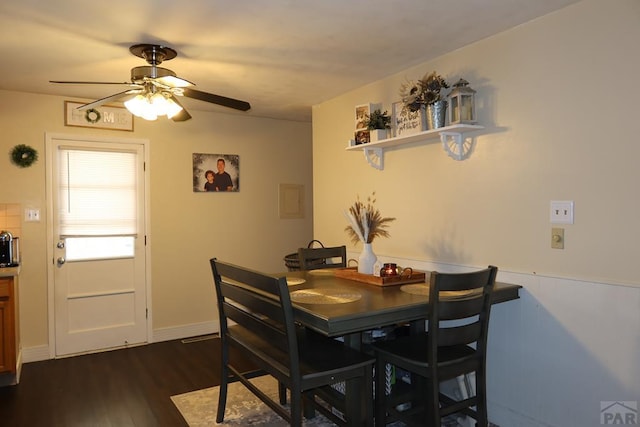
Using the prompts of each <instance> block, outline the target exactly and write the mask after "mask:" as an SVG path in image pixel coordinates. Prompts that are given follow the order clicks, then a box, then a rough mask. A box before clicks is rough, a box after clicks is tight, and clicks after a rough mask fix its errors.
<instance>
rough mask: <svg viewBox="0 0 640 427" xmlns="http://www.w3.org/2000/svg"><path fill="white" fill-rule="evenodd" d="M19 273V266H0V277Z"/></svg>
mask: <svg viewBox="0 0 640 427" xmlns="http://www.w3.org/2000/svg"><path fill="white" fill-rule="evenodd" d="M18 274H20V266H17V267H0V277H14V276H17V275H18Z"/></svg>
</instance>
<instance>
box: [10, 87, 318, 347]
mask: <svg viewBox="0 0 640 427" xmlns="http://www.w3.org/2000/svg"><path fill="white" fill-rule="evenodd" d="M65 99H66V98H62V97H54V96H44V95H34V94H25V93H16V92H8V91H0V128H2V138H1V139H0V152H3V153H8V152H9V151H10V150H11V148H12V147H13V146H15V145H16V144H28V145H30V146H32V147H34V148H36V149H37V150H38V152H39V154H40V158H39V160H38V162H37V163H36V164H34V165H33V166H32V167H30V168H26V169H20V168H18V167H16V166H14V165H12V164H11V163H10V161H9V156H8V155H3V156H0V203H2V204H6V203H19V204H21V205H22V206H23V207H24V208H26V207H37V208H40V210H41V216H42V218H43V219H44V218H46V200H45V150H44V146H45V133H46V132H52V133H63V134H74V135H79V136H82V135H94V136H95V135H109V136H112V137H121V138H142V139H148V140H149V141H150V143H149V146H150V165H148V166H149V167H150V176H151V182H150V193H151V194H150V205H151V207H150V217H151V224H150V225H151V228H150V232H149V237H150V240H149V241H150V244H151V280H152V284H151V292H152V298H151V302H152V319H153V325H152V326H153V329H154V330H155V331H162V330H166V329H171V328H177V329H180V328H183V329H184V328H186V329H187V330H188V329H189V327H195V330H202V328H199V325H206V327H207V328H210V325H211V324H212V323H214V322H215V321H216V317H217V315H216V313H215V311H214V294H213V287H212V285H213V284H212V279H211V272H210V269H209V265H208V260H209V258H211V257H213V256H216V257H218V258H220V259H224V260H229V261H231V262H236V263H239V264H247V265H251V266H253V267H254V268H257V269H262V270H265V271H281V270H283V269H284V263H283V261H282V257H283V256H284V254H286V253H289V252H291V251H292V250H295V249H297V248H298V247H299V246H303V245H305V244H306V243H307V242H308V241H309V240H310V238H311V227H312V218H311V200H312V188H311V187H312V186H311V167H312V161H311V126H310V124H309V123H299V122H290V121H282V120H272V119H264V118H252V117H250V116H246V115H242V114H219V113H208V112H202V111H196V110H194V109H193V108H191V109H190V112H191V114H192V116H193V119H192V120H190V121H188V122H184V123H173V122H171V121H167V120H158V121H157V122H145V121H144V120H139V119H136V120H135V131H134V132H121V131H110V130H98V129H87V128H78V127H66V126H64V116H63V108H64V107H63V104H64V100H65ZM192 153H212V154H218V153H223V154H238V155H240V173H241V186H240V192H238V193H232V194H210V193H194V192H193V191H192V179H191V176H192V172H191V170H192V159H191V156H192ZM280 183H287V184H302V185H304V186H305V190H306V191H305V204H306V208H307V214H306V217H305V218H304V219H287V220H281V219H279V215H278V185H279V184H280ZM20 237H21V238H20V244H21V249H22V255H23V264H22V271H21V278H20V285H21V288H20V292H21V307H20V308H21V320H22V324H21V326H22V342H23V347H24V348H25V349H29V348H34V347H39V346H46V345H47V343H48V325H47V317H48V311H47V309H48V308H47V283H46V278H47V274H46V268H47V259H46V249H47V248H46V221H44V220H43V221H41V222H38V223H33V222H25V223H23V224H22V230H21V236H20ZM165 336H167V334H165ZM169 336H170V334H169ZM150 338H151V339H152V337H150Z"/></svg>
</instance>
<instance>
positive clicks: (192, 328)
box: [150, 321, 220, 342]
mask: <svg viewBox="0 0 640 427" xmlns="http://www.w3.org/2000/svg"><path fill="white" fill-rule="evenodd" d="M217 332H220V324H219V322H218V321H212V322H204V323H192V324H190V325H180V326H172V327H170V328H161V329H154V331H153V337H152V339H151V341H150V342H162V341H171V340H179V339H182V338H190V337H197V336H200V335H209V334H213V333H217Z"/></svg>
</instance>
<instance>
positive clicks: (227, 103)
mask: <svg viewBox="0 0 640 427" xmlns="http://www.w3.org/2000/svg"><path fill="white" fill-rule="evenodd" d="M183 94H184V96H186V97H189V98H193V99H197V100H200V101H204V102H210V103H212V104H218V105H222V106H224V107H229V108H234V109H236V110H240V111H247V110H249V109H250V108H251V104H249V103H248V102H246V101H240V100H239V99H233V98H227V97H226V96H220V95H214V94H212V93H207V92H201V91H199V90H195V89H190V88H184V89H183Z"/></svg>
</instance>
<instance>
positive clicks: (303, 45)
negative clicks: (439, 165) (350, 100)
mask: <svg viewBox="0 0 640 427" xmlns="http://www.w3.org/2000/svg"><path fill="white" fill-rule="evenodd" d="M577 1H579V0H251V1H243V0H191V1H175V0H171V1H169V0H127V1H124V0H106V1H105V0H93V1H91V0H82V1H80V0H48V1H43V0H20V1H15V0H2V2H1V4H0V35H1V37H0V52H1V54H2V60H1V63H2V67H1V68H2V79H0V89H7V90H13V91H22V92H33V93H41V94H51V95H61V96H69V97H80V98H86V99H88V100H94V99H98V98H102V97H105V96H108V95H111V94H113V93H116V92H120V91H122V90H125V89H126V87H122V88H121V87H120V86H104V85H103V86H100V85H81V86H76V85H56V84H51V83H49V80H80V81H109V82H125V81H130V69H131V68H133V67H136V66H141V65H146V62H145V61H144V60H142V59H141V58H138V57H136V56H133V55H131V54H130V53H129V46H131V45H133V44H137V43H154V44H162V45H166V46H170V47H172V48H174V49H175V50H177V52H178V57H177V58H175V59H173V60H171V61H166V62H164V63H163V64H162V66H163V67H165V68H169V69H171V70H173V71H174V72H175V73H176V74H177V75H178V76H179V77H182V78H184V79H187V80H189V81H191V82H194V83H195V84H196V87H195V88H196V89H198V90H201V91H205V92H210V93H215V94H218V95H224V96H228V97H231V98H238V99H242V100H245V101H249V102H250V103H251V105H252V109H251V110H250V111H249V112H248V113H242V114H250V115H255V116H261V117H273V118H282V119H290V120H298V121H310V120H311V106H312V105H315V104H318V103H320V102H323V101H325V100H327V99H331V98H333V97H335V96H337V95H340V94H342V93H344V92H347V91H349V90H351V89H354V88H357V87H360V86H363V85H365V84H367V83H370V82H373V81H376V80H379V79H381V78H384V77H386V76H389V75H392V74H395V73H397V72H400V71H402V70H404V69H407V68H409V67H411V66H413V65H416V64H419V63H421V62H424V61H427V60H430V59H432V58H435V57H438V56H440V55H442V54H444V53H446V52H450V51H452V50H455V49H458V48H460V47H462V46H465V45H467V44H470V43H472V42H474V41H477V40H480V39H483V38H486V37H488V36H491V35H493V34H496V33H499V32H502V31H504V30H506V29H508V28H512V27H514V26H516V25H519V24H521V23H524V22H527V21H529V20H532V19H535V18H537V17H539V16H542V15H545V14H548V13H550V12H553V11H555V10H558V9H560V8H562V7H565V6H567V5H569V4H571V3H576V2H577ZM426 71H430V70H425V72H426ZM416 77H419V76H416ZM183 104H184V105H185V107H187V109H188V110H208V111H225V112H226V111H231V110H229V109H226V108H223V107H219V106H214V105H210V104H208V103H205V102H202V101H197V100H191V99H184V102H183Z"/></svg>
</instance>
